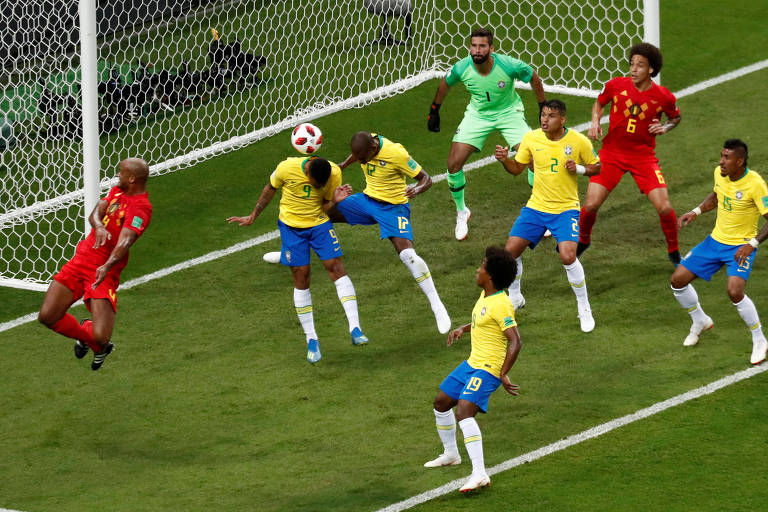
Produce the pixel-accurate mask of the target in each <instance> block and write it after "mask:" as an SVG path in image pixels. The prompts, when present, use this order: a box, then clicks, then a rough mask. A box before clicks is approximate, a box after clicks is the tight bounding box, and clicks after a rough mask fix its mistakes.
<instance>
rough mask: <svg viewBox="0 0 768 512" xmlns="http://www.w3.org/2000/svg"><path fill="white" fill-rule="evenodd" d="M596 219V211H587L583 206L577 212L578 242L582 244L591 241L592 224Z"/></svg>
mask: <svg viewBox="0 0 768 512" xmlns="http://www.w3.org/2000/svg"><path fill="white" fill-rule="evenodd" d="M596 220H597V212H594V213H589V212H588V211H587V210H585V209H584V208H582V209H581V212H580V213H579V242H581V243H582V244H589V243H592V226H594V225H595V221H596Z"/></svg>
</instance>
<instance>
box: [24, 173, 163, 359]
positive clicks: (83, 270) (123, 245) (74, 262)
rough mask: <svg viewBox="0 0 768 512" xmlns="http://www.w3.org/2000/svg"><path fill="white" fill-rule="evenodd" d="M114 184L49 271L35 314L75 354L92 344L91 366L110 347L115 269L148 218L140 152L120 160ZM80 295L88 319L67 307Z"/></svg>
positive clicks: (117, 273) (80, 354) (117, 275)
mask: <svg viewBox="0 0 768 512" xmlns="http://www.w3.org/2000/svg"><path fill="white" fill-rule="evenodd" d="M117 178H118V183H117V186H114V187H112V189H110V191H109V194H107V197H105V198H104V199H101V200H100V201H99V203H98V204H97V205H96V208H94V209H93V212H91V215H90V216H89V217H88V220H89V222H90V224H91V227H92V229H91V232H90V233H89V234H88V237H87V238H86V239H85V240H82V241H81V242H80V243H79V244H78V245H77V249H76V250H75V256H74V257H73V258H72V259H71V260H69V261H68V262H67V263H66V264H65V265H64V266H63V267H62V268H61V270H60V271H59V273H58V274H56V275H55V276H54V277H53V281H52V282H51V284H50V286H49V287H48V291H47V293H46V294H45V298H44V299H43V305H42V307H41V308H40V313H39V314H38V316H37V319H38V320H39V321H40V322H41V323H42V324H43V325H45V326H46V327H48V328H49V329H52V330H54V331H56V332H57V333H59V334H61V335H62V336H66V337H68V338H72V339H74V340H75V357H77V358H78V359H82V358H83V357H85V355H86V354H87V353H88V349H89V348H90V349H91V350H93V353H94V357H93V362H92V363H91V369H92V370H98V369H99V368H101V366H102V365H103V364H104V360H105V359H106V357H107V356H108V355H109V354H110V353H111V352H112V350H113V349H114V345H113V344H112V342H111V341H110V340H111V338H112V329H113V328H114V326H115V315H116V313H117V295H116V292H117V287H118V286H119V285H120V273H121V272H122V270H123V269H124V268H125V266H126V264H127V263H128V250H129V249H130V247H131V246H132V245H133V244H134V243H135V242H136V240H138V239H139V237H140V236H141V235H142V234H143V233H144V230H146V229H147V226H149V221H150V220H151V219H152V204H151V203H150V202H149V195H148V193H147V189H146V186H147V179H148V178H149V166H148V165H147V162H145V161H144V160H142V159H141V158H127V159H125V160H123V161H122V162H120V165H119V172H118V175H117ZM81 298H82V299H83V301H84V302H85V306H86V307H87V308H88V310H89V311H90V312H91V315H92V319H85V320H83V321H81V322H78V321H77V319H76V318H75V317H74V316H72V315H71V314H69V313H68V312H67V310H69V308H70V307H71V306H72V304H74V303H75V302H76V301H77V300H79V299H81Z"/></svg>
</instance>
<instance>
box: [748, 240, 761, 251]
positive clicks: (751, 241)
mask: <svg viewBox="0 0 768 512" xmlns="http://www.w3.org/2000/svg"><path fill="white" fill-rule="evenodd" d="M747 243H748V244H749V245H751V246H752V248H753V249H757V246H758V245H760V242H758V241H757V238H753V239H752V240H750V241H749V242H747Z"/></svg>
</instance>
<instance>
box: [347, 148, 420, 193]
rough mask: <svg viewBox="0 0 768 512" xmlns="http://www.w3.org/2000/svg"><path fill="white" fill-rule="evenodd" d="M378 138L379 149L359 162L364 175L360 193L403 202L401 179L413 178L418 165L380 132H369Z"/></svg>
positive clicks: (418, 170) (403, 149)
mask: <svg viewBox="0 0 768 512" xmlns="http://www.w3.org/2000/svg"><path fill="white" fill-rule="evenodd" d="M371 135H372V136H373V137H374V138H377V139H378V140H379V152H378V153H376V156H374V157H373V158H371V160H370V161H368V162H366V163H364V164H360V165H361V167H362V168H363V173H364V174H365V190H363V193H364V194H365V195H367V196H368V197H372V198H374V199H377V200H379V201H384V202H385V203H390V204H405V203H407V202H408V197H407V196H406V195H405V178H406V177H409V178H415V177H416V175H418V174H419V173H420V172H421V166H420V165H419V164H418V162H416V160H414V159H413V158H411V155H409V154H408V151H406V150H405V148H404V147H403V146H402V144H397V143H395V142H392V141H391V140H389V139H387V138H384V137H382V136H381V135H376V134H375V133H372V134H371Z"/></svg>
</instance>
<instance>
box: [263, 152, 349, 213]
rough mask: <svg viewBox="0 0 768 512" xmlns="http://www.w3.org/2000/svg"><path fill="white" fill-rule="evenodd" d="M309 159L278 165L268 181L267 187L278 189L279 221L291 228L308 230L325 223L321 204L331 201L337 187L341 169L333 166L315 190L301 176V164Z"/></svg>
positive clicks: (293, 158) (286, 160) (298, 158)
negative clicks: (325, 178) (326, 180)
mask: <svg viewBox="0 0 768 512" xmlns="http://www.w3.org/2000/svg"><path fill="white" fill-rule="evenodd" d="M308 160H310V158H302V157H291V158H286V159H285V160H283V161H282V162H280V163H279V164H277V168H276V169H275V170H274V171H273V172H272V175H271V176H270V177H269V183H270V184H271V185H272V186H273V187H275V188H282V197H281V198H280V216H279V219H280V220H281V221H283V222H284V223H285V224H287V225H288V226H291V227H292V228H311V227H314V226H319V225H320V224H322V223H323V222H325V221H327V220H328V215H326V214H325V212H324V211H323V200H328V201H330V200H331V199H333V192H334V190H336V187H338V186H339V185H341V169H340V168H339V166H338V165H336V164H335V163H333V162H330V164H331V176H330V177H329V178H328V183H326V184H325V186H324V187H323V188H315V187H313V186H312V185H311V184H310V183H309V177H308V176H307V175H306V174H305V173H304V163H305V162H307V161H308Z"/></svg>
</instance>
